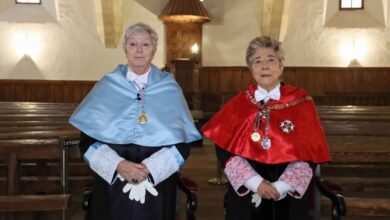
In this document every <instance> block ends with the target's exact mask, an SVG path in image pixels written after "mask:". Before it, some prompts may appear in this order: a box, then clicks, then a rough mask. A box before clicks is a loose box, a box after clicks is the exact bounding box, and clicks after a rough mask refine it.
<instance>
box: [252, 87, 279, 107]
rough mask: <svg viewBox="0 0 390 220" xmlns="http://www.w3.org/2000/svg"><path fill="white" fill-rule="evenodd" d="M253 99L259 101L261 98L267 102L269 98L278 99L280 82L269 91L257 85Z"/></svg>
mask: <svg viewBox="0 0 390 220" xmlns="http://www.w3.org/2000/svg"><path fill="white" fill-rule="evenodd" d="M255 99H256V102H259V101H261V100H263V101H264V102H267V101H268V100H270V99H273V100H279V99H280V83H279V84H278V85H277V86H275V88H273V89H272V90H271V91H269V92H268V91H267V90H265V89H263V88H261V87H260V86H259V85H258V86H257V89H256V91H255Z"/></svg>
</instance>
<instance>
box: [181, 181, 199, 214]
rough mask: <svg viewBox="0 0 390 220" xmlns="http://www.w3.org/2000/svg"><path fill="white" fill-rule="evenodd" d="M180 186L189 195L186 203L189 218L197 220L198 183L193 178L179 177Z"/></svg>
mask: <svg viewBox="0 0 390 220" xmlns="http://www.w3.org/2000/svg"><path fill="white" fill-rule="evenodd" d="M194 184H195V185H194ZM178 186H179V189H180V190H181V191H183V192H184V194H186V196H187V204H186V213H187V220H195V211H196V209H197V208H198V198H197V196H196V194H195V192H194V191H196V190H197V185H196V183H195V182H194V181H193V180H191V179H189V178H186V177H183V178H179V180H178ZM191 189H192V190H191Z"/></svg>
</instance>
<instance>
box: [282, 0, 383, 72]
mask: <svg viewBox="0 0 390 220" xmlns="http://www.w3.org/2000/svg"><path fill="white" fill-rule="evenodd" d="M323 6H324V4H323V1H312V0H300V1H294V4H290V8H289V11H288V13H289V22H288V25H287V31H286V36H285V38H284V40H283V46H284V48H285V51H286V65H287V66H334V67H347V66H349V64H350V61H351V60H352V59H354V58H357V60H358V61H359V63H360V66H364V67H388V66H390V29H389V27H379V28H378V27H376V28H364V29H363V28H337V27H324V24H323V19H324V18H323V14H324V11H323V10H324V7H323ZM386 7H388V6H387V5H386Z"/></svg>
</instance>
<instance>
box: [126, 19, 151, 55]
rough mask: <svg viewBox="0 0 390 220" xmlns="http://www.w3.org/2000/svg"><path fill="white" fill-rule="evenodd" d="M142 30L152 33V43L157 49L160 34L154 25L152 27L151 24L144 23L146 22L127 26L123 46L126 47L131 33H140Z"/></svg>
mask: <svg viewBox="0 0 390 220" xmlns="http://www.w3.org/2000/svg"><path fill="white" fill-rule="evenodd" d="M140 32H146V33H148V34H150V37H151V38H152V44H153V46H154V49H156V48H157V41H158V35H157V33H156V31H155V30H154V29H153V28H152V27H150V26H149V25H147V24H144V23H136V24H133V25H130V26H129V27H127V28H126V30H125V35H124V41H123V47H125V45H126V43H127V40H128V39H129V38H130V36H131V35H133V34H135V33H140Z"/></svg>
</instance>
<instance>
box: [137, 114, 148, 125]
mask: <svg viewBox="0 0 390 220" xmlns="http://www.w3.org/2000/svg"><path fill="white" fill-rule="evenodd" d="M138 121H139V123H140V124H145V123H146V122H147V121H148V116H146V114H145V113H143V112H142V113H141V115H140V116H139V117H138Z"/></svg>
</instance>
